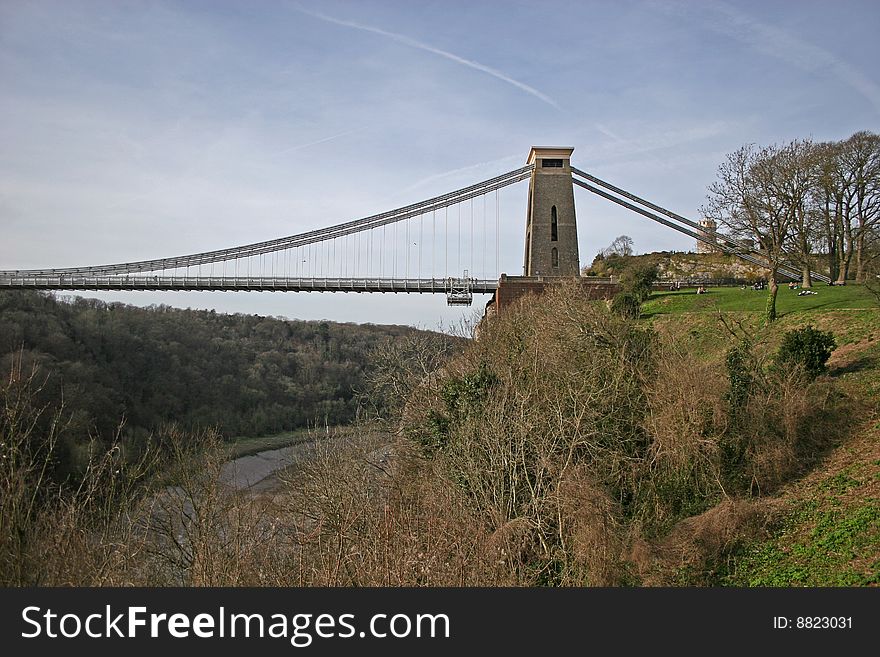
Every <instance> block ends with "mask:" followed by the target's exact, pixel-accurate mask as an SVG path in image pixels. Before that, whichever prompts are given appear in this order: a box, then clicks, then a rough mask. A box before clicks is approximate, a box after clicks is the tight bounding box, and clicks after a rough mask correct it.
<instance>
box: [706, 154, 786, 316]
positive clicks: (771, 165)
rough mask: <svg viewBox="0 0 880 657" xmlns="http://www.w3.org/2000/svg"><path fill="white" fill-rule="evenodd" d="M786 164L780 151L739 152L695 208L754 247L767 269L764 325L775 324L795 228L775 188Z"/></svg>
mask: <svg viewBox="0 0 880 657" xmlns="http://www.w3.org/2000/svg"><path fill="white" fill-rule="evenodd" d="M788 160H789V156H788V155H787V154H786V151H785V148H784V147H783V148H780V147H779V146H769V147H765V148H761V149H758V148H757V147H756V146H754V145H753V144H749V145H746V146H743V147H741V148H740V149H738V150H736V151H735V152H733V153H731V154H729V155H728V156H727V159H726V160H725V161H724V162H723V163H722V164H721V165H720V166H719V167H718V179H717V180H716V181H715V182H714V183H713V184H712V185H711V186H710V187H709V195H708V199H707V202H706V205H704V206H703V207H702V208H701V212H702V213H703V215H704V216H705V217H706V218H709V219H714V220H715V221H716V222H718V223H719V224H721V225H723V226H725V227H726V228H727V229H728V231H729V232H730V233H731V235H733V236H734V237H738V238H745V239H751V240H754V241H755V242H757V244H758V247H759V249H760V251H761V253H763V255H764V256H765V258H766V259H767V264H768V270H769V276H768V280H769V290H770V292H769V297H768V299H767V319H768V320H769V321H773V320H775V319H776V294H777V292H778V289H779V288H778V285H777V282H776V277H777V274H778V271H779V267H780V265H781V264H782V263H783V260H784V256H785V246H786V243H787V242H789V240H790V239H791V238H792V235H793V230H794V226H795V222H794V219H795V216H796V213H795V212H793V211H792V209H791V207H790V202H789V200H788V198H787V197H786V194H785V191H784V189H783V188H782V186H781V184H780V181H781V178H782V174H783V172H784V170H785V168H786V166H787V164H788Z"/></svg>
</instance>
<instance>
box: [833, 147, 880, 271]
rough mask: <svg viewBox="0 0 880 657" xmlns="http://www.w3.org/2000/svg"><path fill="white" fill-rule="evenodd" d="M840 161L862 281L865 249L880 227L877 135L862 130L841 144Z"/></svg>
mask: <svg viewBox="0 0 880 657" xmlns="http://www.w3.org/2000/svg"><path fill="white" fill-rule="evenodd" d="M841 161H842V165H843V167H844V169H845V171H846V172H847V174H848V176H847V177H848V180H849V181H850V189H851V194H850V195H849V196H848V201H849V208H848V209H849V210H850V212H848V213H847V214H846V218H847V222H848V223H849V222H850V221H851V222H852V224H850V225H849V226H848V229H849V231H850V235H851V240H850V241H851V249H852V248H853V247H854V251H855V258H856V263H855V264H856V272H855V277H856V281H857V282H860V283H862V282H864V281H865V265H866V262H867V259H868V258H867V248H866V247H867V246H868V244H869V242H870V240H871V238H872V233H873V232H874V231H875V230H876V228H877V227H878V224H880V135H877V134H874V133H871V132H866V131H861V132H857V133H855V134H854V135H853V136H852V137H850V138H849V139H847V140H846V141H845V142H843V144H842V145H841Z"/></svg>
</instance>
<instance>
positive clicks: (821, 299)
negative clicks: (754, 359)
mask: <svg viewBox="0 0 880 657" xmlns="http://www.w3.org/2000/svg"><path fill="white" fill-rule="evenodd" d="M813 291H814V292H816V294H815V295H809V296H803V297H799V296H798V295H797V291H795V290H789V289H788V287H786V286H785V285H782V286H780V288H779V294H778V296H777V298H776V310H777V312H778V313H779V314H780V315H783V316H784V315H787V314H793V313H801V312H807V311H815V310H820V311H821V310H842V309H859V308H876V307H877V299H876V297H874V296H873V295H872V294H871V293H870V292H869V291H868V290H866V289H865V287H864V286H863V285H846V286H842V287H838V286H833V287H828V286H827V285H817V286H815V287H813ZM767 294H768V293H767V291H766V290H753V289H751V288H746V289H745V290H743V289H740V288H738V287H717V288H714V287H713V288H709V290H708V292H707V293H706V294H696V292H695V291H694V290H679V291H676V292H655V293H654V294H652V295H651V298H650V299H648V301H646V302H645V303H644V305H643V306H642V316H643V317H652V316H655V315H666V314H679V313H706V312H717V311H719V310H721V311H725V312H727V311H740V312H757V313H763V312H764V308H765V306H766V303H767Z"/></svg>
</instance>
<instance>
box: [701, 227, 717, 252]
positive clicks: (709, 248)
mask: <svg viewBox="0 0 880 657" xmlns="http://www.w3.org/2000/svg"><path fill="white" fill-rule="evenodd" d="M700 226H701V227H702V228H703V230H701V231H700V233H702V235H703V237H708V238H709V239H710V240H712V241H713V242H714V241H715V240H716V239H717V237H718V235H717V231H718V224H716V223H715V221H714V220H712V219H700ZM718 252H719V249H718V248H717V247H715V246H713V245H711V244H707V243H706V242H704V241H702V240H697V253H718Z"/></svg>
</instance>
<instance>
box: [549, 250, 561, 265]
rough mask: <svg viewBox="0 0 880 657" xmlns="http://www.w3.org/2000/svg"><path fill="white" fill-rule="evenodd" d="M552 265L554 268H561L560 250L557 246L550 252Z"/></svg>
mask: <svg viewBox="0 0 880 657" xmlns="http://www.w3.org/2000/svg"><path fill="white" fill-rule="evenodd" d="M550 264H551V265H552V266H553V267H554V268H555V267H558V266H559V249H557V248H556V247H555V246H554V247H553V248H552V249H551V250H550Z"/></svg>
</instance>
